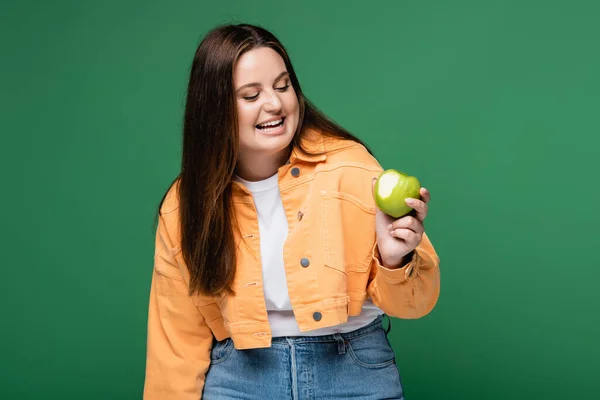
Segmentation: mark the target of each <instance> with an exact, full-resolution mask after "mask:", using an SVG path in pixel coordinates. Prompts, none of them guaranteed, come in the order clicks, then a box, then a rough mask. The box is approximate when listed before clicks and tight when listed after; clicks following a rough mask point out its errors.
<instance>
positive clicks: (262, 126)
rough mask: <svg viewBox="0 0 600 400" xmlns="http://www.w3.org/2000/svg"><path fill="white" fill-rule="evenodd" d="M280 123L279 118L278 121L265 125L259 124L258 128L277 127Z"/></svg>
mask: <svg viewBox="0 0 600 400" xmlns="http://www.w3.org/2000/svg"><path fill="white" fill-rule="evenodd" d="M281 122H283V119H281V118H280V119H278V120H276V121H271V122H267V123H266V124H261V125H258V126H260V127H261V128H268V127H270V126H275V125H279V124H281Z"/></svg>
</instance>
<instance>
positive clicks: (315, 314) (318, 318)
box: [313, 311, 323, 321]
mask: <svg viewBox="0 0 600 400" xmlns="http://www.w3.org/2000/svg"><path fill="white" fill-rule="evenodd" d="M321 318H323V315H321V313H320V312H318V311H317V312H315V313H314V314H313V319H314V320H315V321H320V320H321Z"/></svg>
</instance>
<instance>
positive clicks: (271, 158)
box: [236, 149, 291, 182]
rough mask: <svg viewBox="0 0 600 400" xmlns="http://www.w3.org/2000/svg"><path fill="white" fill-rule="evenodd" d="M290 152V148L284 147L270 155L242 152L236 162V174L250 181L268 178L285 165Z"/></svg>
mask: <svg viewBox="0 0 600 400" xmlns="http://www.w3.org/2000/svg"><path fill="white" fill-rule="evenodd" d="M290 152H291V151H290V149H285V150H283V151H281V152H279V153H276V154H272V155H265V154H260V153H251V154H247V153H243V154H241V155H240V159H239V161H238V163H237V167H236V174H237V175H238V176H239V177H240V178H242V179H244V180H246V181H250V182H256V181H261V180H263V179H267V178H270V177H271V176H273V175H275V174H276V173H277V171H278V170H279V168H280V167H281V166H282V165H285V163H286V162H287V160H288V158H289V156H290Z"/></svg>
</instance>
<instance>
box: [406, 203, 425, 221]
mask: <svg viewBox="0 0 600 400" xmlns="http://www.w3.org/2000/svg"><path fill="white" fill-rule="evenodd" d="M406 204H408V206H409V207H412V208H413V209H414V210H415V211H416V212H417V214H416V217H417V219H418V220H419V221H424V220H425V217H427V210H428V206H427V203H426V202H424V201H423V200H418V199H412V198H408V199H406Z"/></svg>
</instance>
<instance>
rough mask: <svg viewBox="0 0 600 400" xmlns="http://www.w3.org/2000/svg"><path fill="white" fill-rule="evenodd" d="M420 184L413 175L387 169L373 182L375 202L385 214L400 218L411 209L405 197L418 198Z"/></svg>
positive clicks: (419, 196)
mask: <svg viewBox="0 0 600 400" xmlns="http://www.w3.org/2000/svg"><path fill="white" fill-rule="evenodd" d="M420 190H421V184H420V183H419V180H418V179H417V178H415V177H414V176H409V175H407V174H405V173H404V172H400V171H396V170H395V169H388V170H386V171H384V172H382V173H381V175H379V177H378V178H377V182H375V190H374V196H375V204H377V207H379V209H380V210H381V211H383V212H384V213H386V214H387V215H390V216H392V217H394V218H400V217H402V216H404V215H406V214H408V213H409V212H411V211H412V207H410V206H408V204H406V201H405V200H406V199H407V198H409V197H411V198H413V199H420V198H421V194H420Z"/></svg>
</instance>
